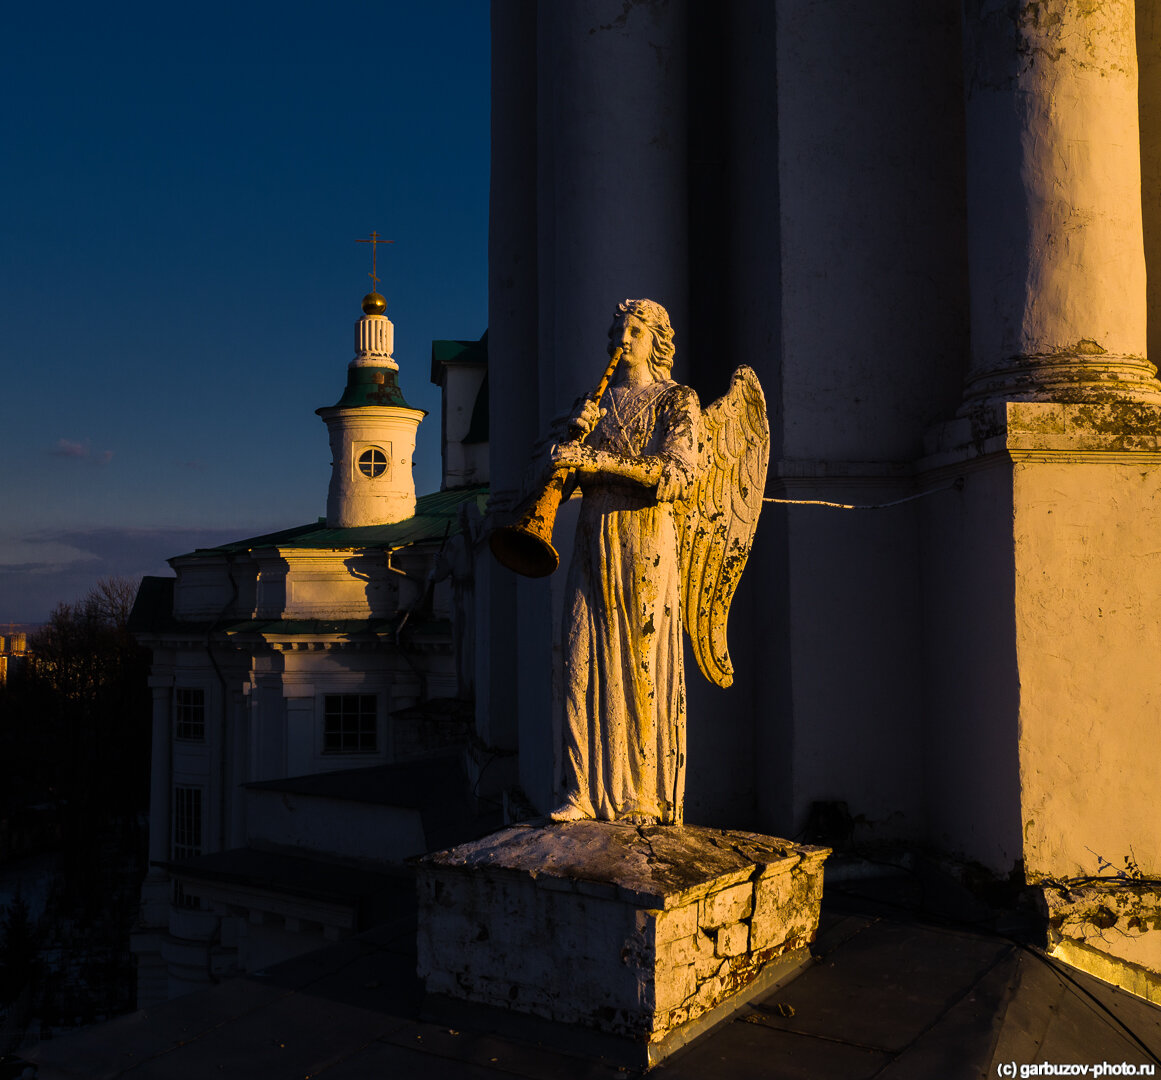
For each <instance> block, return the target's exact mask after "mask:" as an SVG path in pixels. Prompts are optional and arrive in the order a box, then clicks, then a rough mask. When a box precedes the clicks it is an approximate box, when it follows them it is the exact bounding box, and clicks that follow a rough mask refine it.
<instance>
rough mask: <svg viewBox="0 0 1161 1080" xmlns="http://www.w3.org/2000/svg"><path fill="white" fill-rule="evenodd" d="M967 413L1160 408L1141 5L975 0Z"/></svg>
mask: <svg viewBox="0 0 1161 1080" xmlns="http://www.w3.org/2000/svg"><path fill="white" fill-rule="evenodd" d="M964 7H965V40H964V49H965V61H966V62H965V93H966V99H967V110H966V115H967V143H968V227H969V237H970V241H969V257H970V265H971V270H970V274H971V312H972V325H971V330H972V368H971V372H970V374H969V379H968V385H967V391H966V400H967V402H968V403H969V405H970V404H972V403H973V402H980V401H986V400H989V399H991V400H1007V401H1055V402H1064V403H1068V402H1073V403H1077V402H1094V403H1099V402H1105V401H1109V400H1133V401H1144V402H1154V403H1156V402H1158V401H1161V384H1158V383H1157V381H1156V379H1155V378H1154V374H1155V368H1154V367H1153V366H1152V365H1151V364H1149V363H1148V362H1147V361H1146V359H1145V353H1146V343H1145V258H1144V247H1143V241H1142V231H1141V186H1140V185H1141V167H1140V134H1139V126H1138V115H1137V54H1136V41H1135V27H1134V5H1133V0H1107V2H1105V3H1101V4H1078V3H1075V2H1074V0H965V5H964Z"/></svg>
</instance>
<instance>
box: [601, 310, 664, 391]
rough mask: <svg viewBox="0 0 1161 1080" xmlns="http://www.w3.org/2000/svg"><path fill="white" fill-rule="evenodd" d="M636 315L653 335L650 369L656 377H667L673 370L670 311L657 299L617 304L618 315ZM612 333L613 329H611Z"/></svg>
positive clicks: (616, 313) (615, 313)
mask: <svg viewBox="0 0 1161 1080" xmlns="http://www.w3.org/2000/svg"><path fill="white" fill-rule="evenodd" d="M622 314H623V315H636V316H637V318H638V319H640V320H641V321H642V322H643V323H644V324H645V325H646V326H647V327H649V331H650V333H651V334H652V335H653V352H652V354H651V355H650V357H649V369H650V371H652V372H653V376H654V378H658V379H667V378H669V373H670V372H671V371H672V370H673V354H674V352H675V351H676V350H675V349H674V347H673V327H672V326H670V325H669V312H668V311H666V310H665V308H663V307H662V306H661V305H660V304H659V303H657V301H656V300H622V301H621V302H620V303H619V304H618V305H617V310H616V312H614V317H615V316H616V315H622ZM610 334H611V331H610Z"/></svg>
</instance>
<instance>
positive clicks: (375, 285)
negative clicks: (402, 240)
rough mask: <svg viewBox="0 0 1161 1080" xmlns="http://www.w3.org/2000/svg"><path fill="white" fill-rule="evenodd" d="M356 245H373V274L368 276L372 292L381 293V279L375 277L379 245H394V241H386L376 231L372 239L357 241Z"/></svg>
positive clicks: (372, 233)
mask: <svg viewBox="0 0 1161 1080" xmlns="http://www.w3.org/2000/svg"><path fill="white" fill-rule="evenodd" d="M355 243H356V244H370V245H371V272H370V273H369V274H368V275H367V277H369V278H370V279H371V291H372V292H378V291H379V278H378V277H377V276H376V275H375V270H376V256H377V255H378V247H377V245H378V244H394V243H395V241H394V240H384V239H383V238H382V237H381V236H380V235H379V234H378V233H377V232H376V231H375V230H374V229H372V230H371V238H370V239H369V240H356V241H355Z"/></svg>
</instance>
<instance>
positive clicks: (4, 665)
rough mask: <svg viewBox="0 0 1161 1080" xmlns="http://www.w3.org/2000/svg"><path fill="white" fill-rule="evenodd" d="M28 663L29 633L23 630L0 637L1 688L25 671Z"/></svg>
mask: <svg viewBox="0 0 1161 1080" xmlns="http://www.w3.org/2000/svg"><path fill="white" fill-rule="evenodd" d="M27 662H28V634H27V633H25V632H24V631H22V630H21V631H13V632H10V633H8V634H6V635H3V636H0V686H3V685H4V684H5V683H6V682H7V681H8V680H9V679H11V678H14V677H16V675H17V674H19V672H21V671H23V670H24V665H25V664H26V663H27Z"/></svg>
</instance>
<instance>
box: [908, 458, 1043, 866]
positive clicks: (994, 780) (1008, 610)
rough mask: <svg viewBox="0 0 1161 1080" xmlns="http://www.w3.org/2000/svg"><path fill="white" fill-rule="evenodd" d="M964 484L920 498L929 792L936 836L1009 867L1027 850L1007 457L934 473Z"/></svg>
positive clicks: (936, 482)
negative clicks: (1022, 810) (1022, 826)
mask: <svg viewBox="0 0 1161 1080" xmlns="http://www.w3.org/2000/svg"><path fill="white" fill-rule="evenodd" d="M957 475H960V476H962V477H963V481H964V482H963V489H962V491H956V490H954V489H952V490H950V491H942V492H940V493H939V494H935V495H932V496H930V497H929V498H926V499H924V500H923V501H922V502H921V503H919V504H918V513H919V518H920V537H921V540H920V546H921V552H922V574H923V631H924V632H923V642H922V652H921V655H922V661H923V669H924V670H923V680H922V688H923V710H924V736H923V740H922V747H923V763H922V780H921V784H922V791H923V795H924V800H925V805H926V812H927V823H928V839H929V842H930V843H931V844H932V845H933V846H934V847H936V848H937V849H938V850H942V851H945V852H948V853H950V854H953V855H956V856H959V857H964V858H967V859H971V860H974V861H975V862H978V863H981V864H983V865H984V866H987V867H988V868H989V869H991V870H992V871H994V872H996V873H998V874H1003V875H1006V874H1008V873H1009V872H1010V871H1011V870H1012V869H1013V867H1014V866H1015V865H1016V864H1017V863H1018V862H1019V860H1020V859H1021V858H1022V856H1023V850H1022V848H1023V844H1022V838H1021V832H1020V790H1019V783H1020V780H1019V767H1018V761H1017V744H1018V743H1017V740H1018V724H1019V712H1018V710H1019V704H1018V703H1019V699H1020V693H1021V687H1020V676H1019V673H1018V670H1017V664H1016V648H1015V646H1016V625H1015V616H1014V614H1013V611H1014V604H1015V596H1016V581H1015V561H1014V558H1013V555H1012V547H1011V537H1012V529H1013V507H1012V477H1011V466H1010V464H1009V463H1008V462H1006V461H1005V460H1004V459H1003V458H1002V457H1001V456H1000V455H996V456H993V457H990V458H988V459H986V460H984V461H983V462H977V463H974V464H973V465H971V466H970V467H965V466H962V465H960V466H957V467H955V470H954V471H952V470H947V471H944V472H939V471H933V473H932V474H931V476H930V477H929V484H930V486H931V487H933V488H934V487H938V486H941V485H942V484H946V483H947V482H948V481H949V480H951V479H953V478H954V477H955V476H957Z"/></svg>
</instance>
